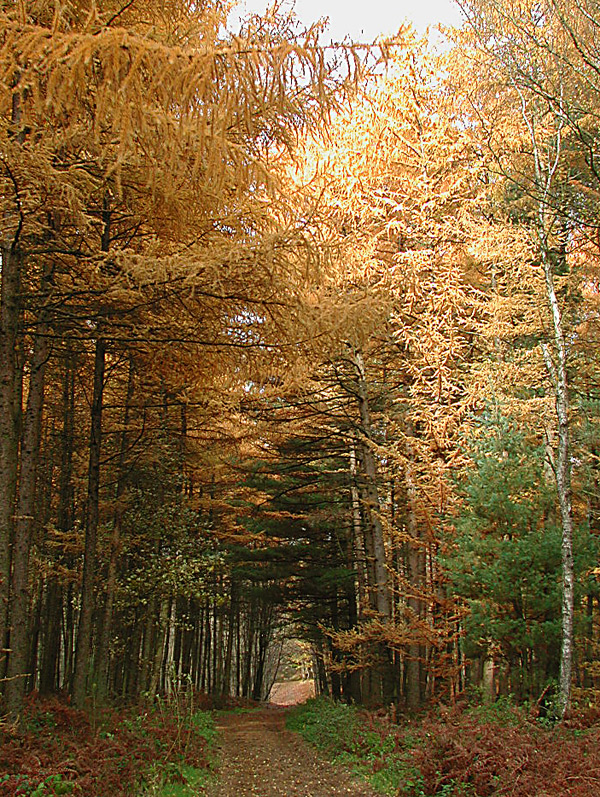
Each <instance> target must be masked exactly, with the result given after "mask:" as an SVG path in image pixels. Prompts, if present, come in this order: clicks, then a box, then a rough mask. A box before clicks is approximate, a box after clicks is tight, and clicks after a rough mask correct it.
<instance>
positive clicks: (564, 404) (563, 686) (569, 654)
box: [542, 250, 575, 717]
mask: <svg viewBox="0 0 600 797" xmlns="http://www.w3.org/2000/svg"><path fill="white" fill-rule="evenodd" d="M542 261H543V266H544V276H545V281H546V293H547V297H548V303H549V305H550V310H551V313H552V325H553V331H554V347H555V357H556V361H553V359H552V357H551V355H550V351H549V349H548V347H547V346H544V360H545V363H546V367H547V369H548V373H549V375H550V378H551V380H552V382H553V385H554V391H555V402H556V403H555V406H556V418H557V422H558V445H557V452H556V462H555V465H554V467H555V477H556V491H557V494H558V504H559V508H560V518H561V526H562V544H561V551H562V641H561V652H560V674H559V694H558V708H559V715H560V717H564V716H565V714H566V712H567V710H568V708H569V703H570V700H571V683H572V678H573V618H574V613H575V574H574V565H573V510H572V506H571V468H572V466H571V441H570V428H569V381H568V374H567V351H566V345H565V338H564V332H563V326H562V317H561V312H560V307H559V304H558V299H557V297H556V290H555V288H554V278H553V273H552V265H551V263H550V262H549V258H548V253H547V250H543V255H542Z"/></svg>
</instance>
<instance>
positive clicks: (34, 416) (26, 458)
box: [6, 322, 49, 717]
mask: <svg viewBox="0 0 600 797" xmlns="http://www.w3.org/2000/svg"><path fill="white" fill-rule="evenodd" d="M46 332H47V328H46V324H45V323H43V322H42V323H40V327H39V329H38V331H37V333H36V335H35V338H34V348H33V356H32V360H31V373H30V376H29V391H28V394H27V408H26V411H25V418H24V423H23V441H22V444H21V476H20V480H19V497H18V502H17V514H16V517H15V528H14V546H13V569H12V588H11V593H12V594H11V601H10V625H11V630H10V648H11V650H10V654H9V659H8V672H7V675H8V681H7V685H6V706H7V709H8V712H9V714H10V715H12V716H14V717H16V716H18V715H19V713H20V711H21V707H22V703H23V697H24V694H25V685H26V678H27V665H28V663H29V654H30V632H31V628H30V623H29V620H30V595H29V554H30V550H31V542H32V538H33V527H34V519H35V497H36V479H37V466H38V460H39V450H40V442H41V438H42V412H43V408H44V383H45V374H46V363H47V360H48V353H49V347H48V337H47V335H46V334H45V333H46Z"/></svg>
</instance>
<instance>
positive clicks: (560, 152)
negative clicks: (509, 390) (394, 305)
mask: <svg viewBox="0 0 600 797" xmlns="http://www.w3.org/2000/svg"><path fill="white" fill-rule="evenodd" d="M462 7H463V10H464V11H465V14H466V16H467V20H468V23H469V32H468V33H467V34H466V36H467V38H468V37H469V36H471V37H472V41H473V45H474V50H473V59H474V61H473V64H474V65H476V66H474V68H475V69H476V71H477V74H478V75H481V74H483V73H486V74H488V77H489V79H488V80H487V81H480V82H479V86H478V88H477V89H476V91H473V92H471V98H472V105H471V119H472V120H474V124H475V125H476V126H478V127H479V130H480V131H481V133H480V134H481V138H482V142H485V143H484V148H485V151H486V155H485V157H486V159H487V161H488V164H489V170H490V174H492V175H493V177H492V178H491V180H492V182H493V183H494V185H495V186H497V187H499V188H500V189H501V188H502V187H503V186H506V187H507V188H506V194H505V195H504V200H502V199H501V200H500V205H502V203H503V202H504V208H502V209H501V211H500V212H501V213H502V212H504V213H505V214H506V216H508V218H510V217H511V216H512V221H513V222H515V221H518V222H520V223H521V225H522V229H523V230H524V231H525V234H526V236H528V237H529V245H530V246H531V253H530V255H529V258H530V262H533V263H537V265H538V267H539V270H540V274H541V275H542V276H543V281H544V295H545V302H546V305H547V309H548V318H547V320H546V335H544V336H543V337H542V338H541V339H540V353H541V355H542V357H543V361H544V364H545V367H546V371H547V378H548V381H549V384H550V386H551V392H552V396H553V398H554V408H555V435H554V437H555V441H553V442H552V446H551V448H549V451H551V465H552V470H553V473H554V477H555V480H556V487H557V500H558V507H559V511H560V517H561V524H562V579H563V585H562V630H563V635H562V652H561V664H560V678H559V697H558V701H559V714H560V715H561V716H564V714H565V712H566V711H567V709H568V706H569V701H570V692H571V683H572V668H573V618H574V608H575V607H574V587H575V584H574V570H573V506H572V470H573V448H572V446H573V412H572V407H571V400H572V396H571V394H572V385H571V381H572V376H571V370H570V363H571V360H572V354H573V345H572V343H571V342H570V340H569V337H570V334H571V333H570V332H569V329H568V325H569V321H570V314H571V315H572V305H571V307H569V303H568V299H569V295H571V296H573V295H574V294H572V293H571V294H569V292H568V291H567V292H565V291H561V290H560V286H561V284H562V283H563V282H564V280H565V278H566V276H567V275H568V273H569V272H570V271H571V269H572V265H573V262H574V261H573V253H574V252H576V250H577V249H578V248H579V247H580V245H581V241H582V238H585V237H593V235H594V234H595V230H596V229H597V222H596V220H595V217H594V214H593V212H590V211H591V203H592V201H593V200H592V198H593V197H595V196H597V190H598V184H597V175H596V171H595V169H596V165H595V164H596V157H597V155H596V148H597V141H598V139H597V134H596V128H597V123H596V119H595V111H594V108H595V105H596V103H597V89H596V76H597V68H598V62H597V59H596V57H595V56H594V55H593V52H594V50H593V45H592V44H591V41H592V38H591V37H593V29H594V25H595V24H597V23H594V19H595V16H594V14H595V8H594V7H593V4H588V3H587V2H583V3H577V4H575V6H574V7H573V6H571V4H566V3H562V2H554V0H552V1H551V2H548V3H536V4H528V3H525V4H521V5H515V4H512V3H505V2H500V1H498V2H496V0H490V2H487V0H482V1H481V2H479V1H478V2H474V3H463V4H462ZM482 70H483V71H482ZM472 74H473V73H472ZM506 216H505V218H506Z"/></svg>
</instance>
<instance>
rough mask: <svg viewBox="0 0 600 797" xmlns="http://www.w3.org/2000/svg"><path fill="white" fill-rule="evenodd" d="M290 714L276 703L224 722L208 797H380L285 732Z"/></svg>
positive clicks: (221, 720) (220, 725)
mask: <svg viewBox="0 0 600 797" xmlns="http://www.w3.org/2000/svg"><path fill="white" fill-rule="evenodd" d="M288 710H289V709H287V708H284V707H281V706H275V705H273V704H271V705H269V706H268V707H266V708H260V709H256V710H253V711H248V712H243V713H233V712H232V713H231V714H224V715H222V716H221V717H219V719H218V721H217V728H218V729H219V731H220V734H221V745H220V751H219V759H220V763H219V771H218V777H217V778H216V780H215V782H214V783H213V784H212V786H211V787H210V788H209V790H208V795H209V797H245V795H258V797H281V795H284V796H285V797H330V796H332V797H335V795H342V794H343V795H346V797H347V796H348V795H353V797H376V795H375V793H374V792H373V791H371V789H370V788H369V786H368V785H367V784H365V783H364V782H363V781H359V780H358V779H357V778H356V777H355V776H353V775H352V774H351V773H350V772H348V771H347V770H344V769H342V768H340V767H338V766H334V765H333V764H330V763H328V762H327V761H325V760H324V759H323V758H322V757H321V756H320V755H319V753H318V752H317V751H316V750H315V749H314V748H312V747H310V745H308V744H307V743H306V742H305V741H304V740H303V739H302V738H301V737H300V736H298V734H295V733H292V732H291V731H288V730H286V728H285V718H286V714H287V712H288Z"/></svg>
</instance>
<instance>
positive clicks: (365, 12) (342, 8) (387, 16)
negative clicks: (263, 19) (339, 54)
mask: <svg viewBox="0 0 600 797" xmlns="http://www.w3.org/2000/svg"><path fill="white" fill-rule="evenodd" d="M292 4H294V3H293V0H285V5H286V7H288V6H291V5H292ZM241 5H242V7H244V6H245V8H246V9H247V10H248V11H253V12H254V11H257V12H261V11H264V9H265V8H266V7H267V6H268V5H271V2H269V0H243V2H242V3H241ZM295 10H296V14H297V16H298V17H300V19H301V20H302V21H303V22H304V23H306V24H310V23H311V22H314V21H316V20H317V19H320V18H321V17H329V28H328V32H327V34H326V39H327V40H329V39H331V40H333V41H341V40H342V39H344V37H345V36H350V38H351V39H353V40H354V41H373V39H375V38H376V37H377V36H379V35H380V34H382V33H383V34H387V35H389V34H392V33H395V32H396V31H397V30H398V28H399V27H400V25H401V24H402V23H403V22H406V21H409V22H412V23H413V24H414V25H415V27H416V28H418V29H419V31H424V29H425V28H426V27H427V26H428V25H437V24H438V23H442V24H444V25H459V24H460V12H459V10H458V7H457V6H456V5H455V3H454V0H412V2H411V0H296V2H295Z"/></svg>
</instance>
